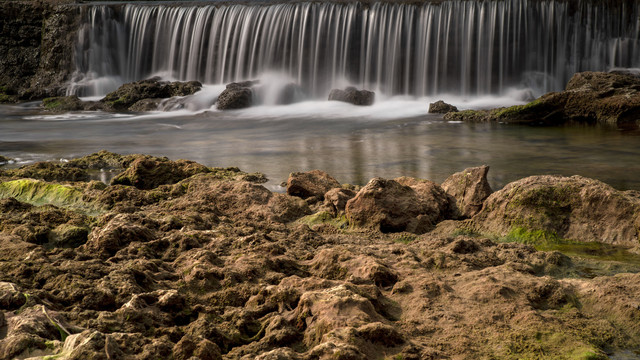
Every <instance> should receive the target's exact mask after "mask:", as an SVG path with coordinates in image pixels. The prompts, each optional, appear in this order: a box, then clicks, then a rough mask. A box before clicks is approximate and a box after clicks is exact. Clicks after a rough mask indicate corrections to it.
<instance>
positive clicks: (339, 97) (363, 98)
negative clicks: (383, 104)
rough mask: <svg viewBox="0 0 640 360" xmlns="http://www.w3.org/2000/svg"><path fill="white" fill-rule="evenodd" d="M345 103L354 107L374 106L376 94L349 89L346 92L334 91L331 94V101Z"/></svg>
mask: <svg viewBox="0 0 640 360" xmlns="http://www.w3.org/2000/svg"><path fill="white" fill-rule="evenodd" d="M332 100H333V101H343V102H348V103H350V104H353V105H373V102H374V100H375V93H374V92H373V91H368V90H364V89H363V90H358V89H356V88H354V87H348V88H346V89H344V90H341V89H333V90H331V92H330V93H329V101H332Z"/></svg>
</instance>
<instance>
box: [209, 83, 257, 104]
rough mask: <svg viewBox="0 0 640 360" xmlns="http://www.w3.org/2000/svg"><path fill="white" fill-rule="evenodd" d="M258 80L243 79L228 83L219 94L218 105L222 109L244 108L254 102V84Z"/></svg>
mask: <svg viewBox="0 0 640 360" xmlns="http://www.w3.org/2000/svg"><path fill="white" fill-rule="evenodd" d="M257 83H258V82H257V81H243V82H237V83H230V84H227V88H226V89H224V91H222V93H221V94H220V96H218V101H217V103H216V107H217V108H218V109H220V110H233V109H244V108H247V107H249V106H251V105H252V104H253V89H252V87H253V85H255V84H257Z"/></svg>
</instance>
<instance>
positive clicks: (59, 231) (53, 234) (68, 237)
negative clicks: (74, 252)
mask: <svg viewBox="0 0 640 360" xmlns="http://www.w3.org/2000/svg"><path fill="white" fill-rule="evenodd" d="M88 236H89V228H87V227H85V226H76V225H70V224H62V225H60V226H58V227H56V228H55V229H53V230H51V231H50V232H49V236H48V238H49V244H50V245H51V246H53V247H71V248H76V247H78V246H80V245H82V244H84V243H86V242H87V239H88Z"/></svg>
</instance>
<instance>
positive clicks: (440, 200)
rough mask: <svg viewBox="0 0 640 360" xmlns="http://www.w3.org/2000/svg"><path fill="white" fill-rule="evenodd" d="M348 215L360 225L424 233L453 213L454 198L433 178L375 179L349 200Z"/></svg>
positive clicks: (393, 230)
mask: <svg viewBox="0 0 640 360" xmlns="http://www.w3.org/2000/svg"><path fill="white" fill-rule="evenodd" d="M346 215H347V218H348V219H349V223H350V224H353V225H356V226H363V227H369V228H374V229H377V230H380V231H381V232H385V233H386V232H401V231H408V232H412V233H416V234H422V233H424V232H426V231H428V230H429V229H431V228H432V227H433V226H435V224H436V223H437V222H439V221H442V220H444V219H445V218H447V217H450V216H451V201H450V199H449V197H448V196H447V194H446V193H445V192H444V190H442V188H441V187H439V186H438V185H437V184H435V183H433V182H430V181H419V180H416V179H411V178H399V179H396V180H385V179H382V178H374V179H372V180H371V181H369V183H368V184H367V185H365V186H364V187H363V188H362V189H361V190H360V191H359V192H358V193H357V194H356V196H355V197H354V198H353V199H351V200H349V201H348V202H347V206H346Z"/></svg>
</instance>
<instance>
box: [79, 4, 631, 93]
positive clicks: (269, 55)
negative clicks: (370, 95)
mask: <svg viewBox="0 0 640 360" xmlns="http://www.w3.org/2000/svg"><path fill="white" fill-rule="evenodd" d="M605 3H607V2H604V1H595V0H577V1H563V0H488V1H471V0H448V1H447V0H445V1H437V2H424V3H397V2H393V3H385V2H370V3H368V2H367V3H360V2H335V3H333V2H294V3H264V2H256V3H253V4H244V3H243V4H227V3H217V4H216V3H205V4H202V3H201V4H195V5H194V4H190V5H176V4H165V3H159V4H155V5H145V4H92V5H87V6H86V7H85V8H84V10H83V11H84V15H83V16H84V18H83V19H84V20H83V24H82V26H81V28H80V30H79V32H78V42H77V47H76V49H75V56H76V61H75V63H76V69H75V74H74V79H73V83H72V86H70V87H69V92H70V93H77V94H79V95H101V94H104V93H106V92H108V91H111V90H114V89H115V88H116V87H117V86H118V85H119V84H121V83H124V82H130V81H135V80H140V79H144V78H148V77H151V76H154V75H157V74H162V75H163V76H165V77H169V78H174V79H179V80H199V81H201V82H203V83H210V84H224V83H228V82H232V81H240V80H248V79H257V78H260V76H261V75H262V74H264V73H268V72H277V73H279V74H282V76H283V77H288V78H290V79H291V81H293V82H296V83H298V84H299V85H301V86H302V88H303V89H305V90H306V91H307V93H308V94H309V95H312V96H326V93H327V92H328V91H329V90H330V89H331V88H332V87H337V86H344V85H345V84H352V85H355V86H358V87H363V88H367V89H372V90H376V91H380V92H382V93H385V94H389V95H394V94H409V95H413V96H425V95H430V94H438V93H453V94H460V95H482V94H499V93H502V92H504V91H506V90H507V89H508V88H510V87H529V88H532V89H534V91H535V92H536V93H538V94H539V93H542V92H546V91H551V90H559V89H562V88H563V86H564V84H565V83H566V82H567V80H568V79H569V78H570V77H571V75H572V74H573V73H575V72H577V71H585V70H594V71H605V70H609V69H611V68H617V67H622V68H634V67H640V18H639V17H638V6H637V3H636V2H635V1H632V0H631V1H627V0H621V1H615V2H612V3H610V4H605Z"/></svg>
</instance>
